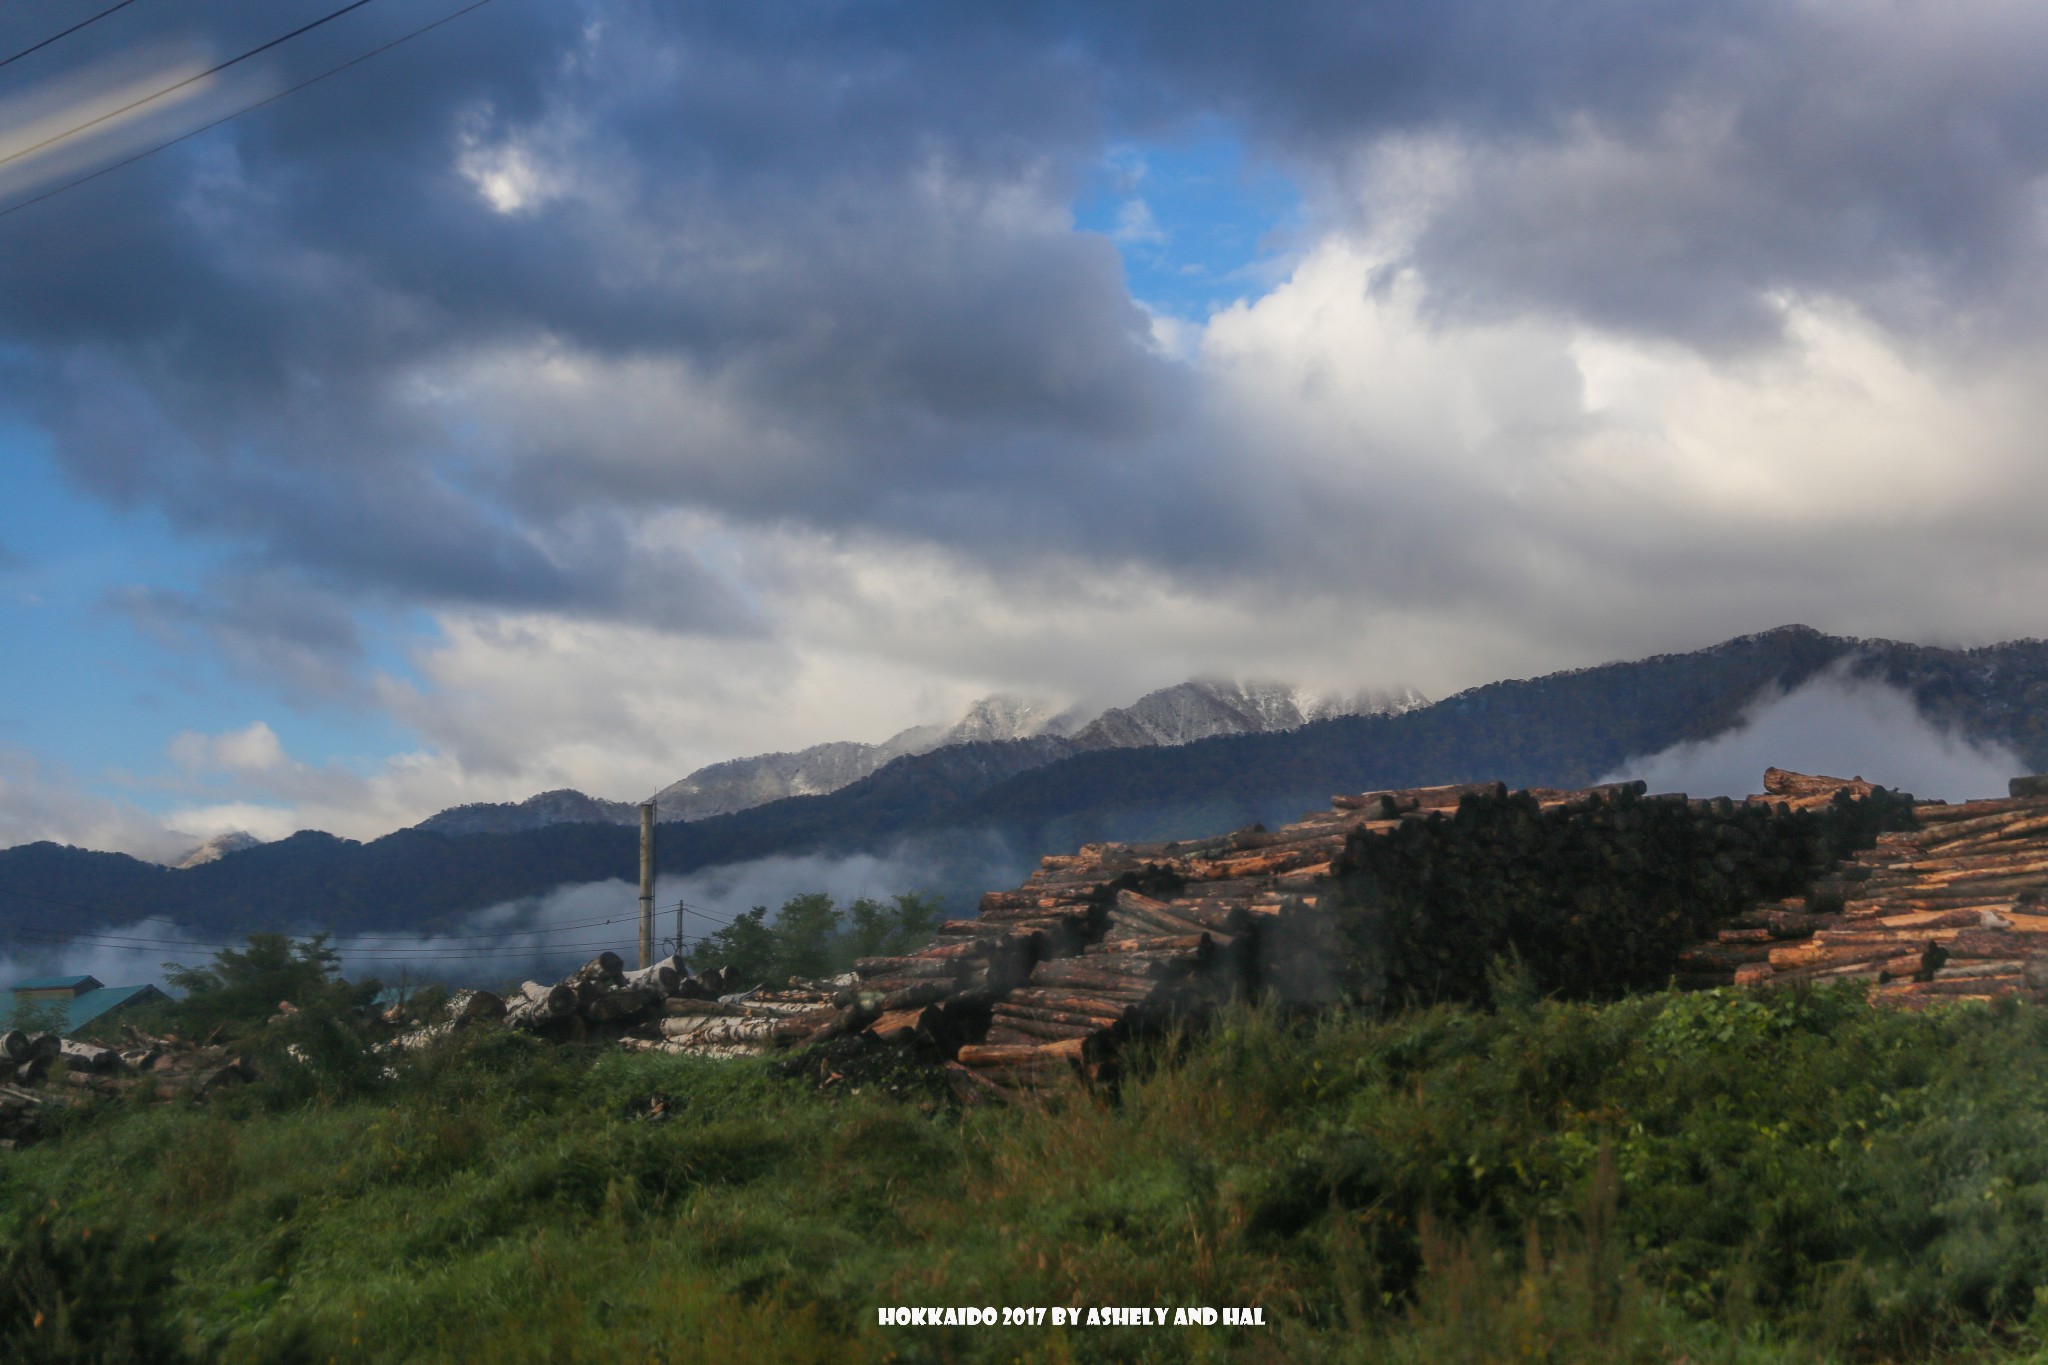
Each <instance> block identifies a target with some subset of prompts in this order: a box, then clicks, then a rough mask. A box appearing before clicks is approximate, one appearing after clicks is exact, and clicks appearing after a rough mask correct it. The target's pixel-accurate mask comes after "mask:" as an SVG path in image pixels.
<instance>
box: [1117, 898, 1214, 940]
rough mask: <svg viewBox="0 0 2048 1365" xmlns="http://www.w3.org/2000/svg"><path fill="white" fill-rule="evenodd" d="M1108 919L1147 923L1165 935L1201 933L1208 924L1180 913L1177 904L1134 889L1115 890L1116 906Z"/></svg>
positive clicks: (1139, 923) (1154, 930)
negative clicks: (1157, 899) (1158, 899)
mask: <svg viewBox="0 0 2048 1365" xmlns="http://www.w3.org/2000/svg"><path fill="white" fill-rule="evenodd" d="M1109 920H1110V923H1111V924H1115V923H1117V922H1118V921H1119V920H1122V921H1123V922H1125V923H1127V924H1134V925H1148V926H1150V927H1151V929H1152V930H1153V932H1155V933H1158V934H1167V935H1186V934H1202V933H1207V932H1208V930H1209V926H1208V925H1206V924H1203V923H1201V922H1200V921H1199V920H1196V919H1193V918H1190V917H1189V916H1186V915H1183V914H1181V913H1180V910H1179V908H1178V907H1177V906H1173V905H1169V904H1167V903H1166V902H1165V901H1156V900H1153V899H1152V898H1151V897H1150V896H1141V895H1139V894H1138V893H1137V892H1135V891H1119V892H1117V896H1116V908H1115V909H1113V910H1111V911H1110V915H1109Z"/></svg>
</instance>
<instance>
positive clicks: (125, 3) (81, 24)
mask: <svg viewBox="0 0 2048 1365" xmlns="http://www.w3.org/2000/svg"><path fill="white" fill-rule="evenodd" d="M134 3H135V0H121V3H120V4H118V5H109V6H107V7H106V8H105V9H103V10H101V11H100V12H99V13H98V14H95V15H93V16H91V17H90V18H86V19H81V20H79V21H78V22H77V23H75V24H73V25H72V26H71V27H70V28H67V29H65V30H64V31H63V32H62V33H53V34H51V35H50V36H49V37H47V38H45V39H43V40H42V41H41V42H40V43H36V44H34V45H33V46H30V47H25V48H23V49H22V50H21V51H19V52H17V53H15V54H14V55H13V56H12V57H0V66H11V65H13V64H14V63H15V62H18V61H20V60H21V59H22V58H23V57H26V56H28V54H29V53H31V52H41V51H42V50H43V49H44V48H46V47H48V46H49V45H50V44H51V43H54V42H56V41H57V40H58V39H59V38H69V37H70V36H71V35H72V34H74V33H76V32H78V30H80V29H82V28H87V27H90V26H91V25H93V24H97V23H98V22H99V21H100V20H102V19H104V18H106V17H107V16H108V15H109V14H112V13H113V12H114V11H115V10H117V9H127V8H128V7H129V6H130V5H132V4H134Z"/></svg>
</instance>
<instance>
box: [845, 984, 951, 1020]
mask: <svg viewBox="0 0 2048 1365" xmlns="http://www.w3.org/2000/svg"><path fill="white" fill-rule="evenodd" d="M953 994H955V992H954V991H953V989H952V987H950V986H949V985H947V984H946V983H945V982H943V981H926V982H921V983H919V984H918V985H915V986H905V987H904V988H903V989H901V990H895V991H882V992H877V993H875V994H874V995H873V996H870V995H869V993H868V992H866V991H863V992H861V995H860V1001H861V1003H862V1004H863V1005H865V1006H867V1007H868V1008H870V1009H872V1010H874V1011H875V1012H876V1013H878V1014H879V1013H886V1012H888V1011H890V1010H907V1009H911V1008H913V1007H915V1006H918V1005H932V1004H937V1003H938V1002H939V1001H941V1000H944V999H946V998H947V997H948V996H949V995H953Z"/></svg>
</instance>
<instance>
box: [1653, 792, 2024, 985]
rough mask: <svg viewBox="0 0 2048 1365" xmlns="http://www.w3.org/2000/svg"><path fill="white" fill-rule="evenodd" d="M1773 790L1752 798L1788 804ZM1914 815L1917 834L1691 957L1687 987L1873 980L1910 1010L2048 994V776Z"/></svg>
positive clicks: (1749, 919) (1917, 809)
mask: <svg viewBox="0 0 2048 1365" xmlns="http://www.w3.org/2000/svg"><path fill="white" fill-rule="evenodd" d="M1776 772H1777V770H1775V769H1773V770H1772V773H1773V774H1775V773H1776ZM1803 780H1804V781H1805V782H1808V783H1814V782H1826V781H1829V780H1830V779H1812V778H1809V779H1803ZM1770 786H1771V783H1770V782H1768V781H1767V783H1766V787H1767V795H1766V796H1765V797H1752V798H1751V799H1752V800H1767V799H1776V798H1777V796H1778V795H1780V793H1778V792H1772V791H1768V789H1769V787H1770ZM1793 799H1808V800H1811V799H1815V794H1814V793H1811V792H1805V793H1798V794H1795V795H1794V797H1793ZM1819 799H1822V800H1825V799H1830V797H1827V796H1821V797H1819ZM1913 815H1914V819H1915V822H1916V825H1917V827H1916V828H1914V829H1911V830H1903V831H1898V832H1893V833H1887V834H1880V835H1879V836H1878V838H1877V844H1876V847H1874V848H1870V849H1865V850H1862V851H1860V852H1858V853H1856V854H1854V855H1852V856H1851V857H1850V859H1849V860H1848V861H1847V862H1845V863H1843V864H1841V865H1839V866H1838V867H1837V868H1836V869H1835V870H1834V872H1833V874H1832V875H1830V876H1828V877H1825V878H1823V879H1821V880H1819V881H1817V882H1815V883H1814V884H1813V886H1812V887H1811V889H1810V894H1809V895H1807V896H1804V897H1795V898H1793V899H1790V900H1784V901H1777V902H1773V903H1770V904H1767V905H1759V906H1757V907H1755V908H1754V909H1753V910H1751V911H1749V912H1748V913H1746V914H1744V915H1742V916H1740V917H1738V918H1737V919H1735V920H1734V921H1732V922H1731V923H1730V924H1729V925H1728V927H1726V928H1724V929H1722V930H1721V931H1720V933H1719V934H1717V935H1716V937H1715V939H1714V940H1713V941H1712V942H1710V943H1702V944H1697V945H1695V946H1694V947H1692V948H1690V949H1688V950H1687V951H1686V952H1685V953H1684V954H1683V955H1682V956H1681V959H1680V962H1681V967H1682V969H1683V970H1684V971H1685V973H1686V975H1684V976H1682V977H1681V978H1680V981H1681V984H1683V985H1688V986H1719V985H1743V986H1750V985H1766V984H1769V985H1779V984H1788V983H1792V982H1799V981H1867V982H1870V983H1871V988H1872V998H1873V999H1874V1000H1879V1001H1883V1002H1886V1003H1894V1004H1901V1005H1908V1006H1917V1005H1924V1004H1926V1003H1929V1002H1931V1001H1933V1000H1941V999H1948V1000H1955V999H1964V1000H1989V999H1995V998H1997V997H1999V996H2005V995H2016V994H2019V993H2020V992H2022V991H2026V990H2030V989H2038V988H2039V987H2041V986H2043V985H2048V778H2040V777H2034V778H2015V779H2013V782H2012V785H2011V795H2009V796H2008V797H2006V798H2004V799H2002V800H1998V799H1994V800H1984V801H1968V802H1964V803H1962V804H1960V805H1953V806H1952V805H1948V804H1946V803H1945V802H1940V801H1926V802H1918V803H1916V804H1915V805H1914V808H1913Z"/></svg>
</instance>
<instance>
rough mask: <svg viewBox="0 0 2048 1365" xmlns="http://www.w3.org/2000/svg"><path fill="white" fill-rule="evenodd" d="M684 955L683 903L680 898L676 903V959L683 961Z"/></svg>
mask: <svg viewBox="0 0 2048 1365" xmlns="http://www.w3.org/2000/svg"><path fill="white" fill-rule="evenodd" d="M682 955H683V902H682V900H681V899H680V898H678V899H677V901H676V957H677V958H678V959H681V957H682Z"/></svg>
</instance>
